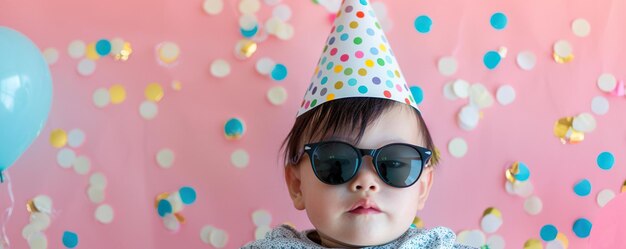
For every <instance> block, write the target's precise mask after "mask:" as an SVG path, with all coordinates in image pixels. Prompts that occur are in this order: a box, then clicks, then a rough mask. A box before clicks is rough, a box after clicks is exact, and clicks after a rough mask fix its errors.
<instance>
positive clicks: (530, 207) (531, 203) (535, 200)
mask: <svg viewBox="0 0 626 249" xmlns="http://www.w3.org/2000/svg"><path fill="white" fill-rule="evenodd" d="M524 210H525V211H526V213H528V214H530V215H537V214H539V213H541V210H543V202H542V201H541V199H540V198H539V197H537V196H531V197H529V198H527V199H526V201H524Z"/></svg>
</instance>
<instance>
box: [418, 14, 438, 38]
mask: <svg viewBox="0 0 626 249" xmlns="http://www.w3.org/2000/svg"><path fill="white" fill-rule="evenodd" d="M414 25H415V29H416V30H417V32H420V33H422V34H426V33H428V32H430V27H431V26H432V25H433V21H432V20H431V19H430V17H428V16H426V15H424V16H418V17H417V18H416V19H415V23H414Z"/></svg>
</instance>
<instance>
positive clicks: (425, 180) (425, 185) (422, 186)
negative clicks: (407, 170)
mask: <svg viewBox="0 0 626 249" xmlns="http://www.w3.org/2000/svg"><path fill="white" fill-rule="evenodd" d="M417 184H418V187H419V192H420V193H419V196H418V198H417V201H418V203H417V209H418V210H422V209H424V205H425V204H426V200H427V199H428V194H429V193H430V189H431V187H432V186H433V167H432V166H430V165H427V167H424V172H422V175H421V176H420V179H419V180H418V181H417Z"/></svg>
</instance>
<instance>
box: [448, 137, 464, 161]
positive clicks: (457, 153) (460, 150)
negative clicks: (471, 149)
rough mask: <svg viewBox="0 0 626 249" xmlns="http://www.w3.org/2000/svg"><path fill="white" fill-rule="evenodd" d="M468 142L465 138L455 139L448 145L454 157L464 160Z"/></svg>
mask: <svg viewBox="0 0 626 249" xmlns="http://www.w3.org/2000/svg"><path fill="white" fill-rule="evenodd" d="M467 149H468V148H467V142H465V140H464V139H463V138H458V137H457V138H454V139H452V140H450V143H448V151H449V152H450V154H451V155H452V156H453V157H456V158H462V157H464V156H465V154H466V153H467Z"/></svg>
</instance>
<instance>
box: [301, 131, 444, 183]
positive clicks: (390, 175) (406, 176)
mask: <svg viewBox="0 0 626 249" xmlns="http://www.w3.org/2000/svg"><path fill="white" fill-rule="evenodd" d="M304 152H305V153H307V154H308V155H309V159H310V160H311V165H312V166H313V172H315V176H317V178H318V179H319V180H320V181H322V182H324V183H326V184H330V185H339V184H343V183H346V182H349V181H350V180H351V179H352V178H353V177H354V176H355V175H356V174H357V172H358V171H359V168H360V167H361V163H362V162H363V156H371V157H372V162H373V163H374V167H375V168H376V172H377V173H378V176H380V178H381V179H382V180H383V181H384V182H385V183H386V184H388V185H391V186H393V187H396V188H406V187H409V186H411V185H413V184H415V182H417V180H418V179H419V177H420V175H421V174H422V171H423V169H424V166H425V165H426V163H428V160H429V159H430V157H431V156H432V151H430V150H429V149H426V148H423V147H419V146H416V145H412V144H405V143H392V144H388V145H385V146H383V147H381V148H378V149H360V148H356V147H354V146H352V145H351V144H349V143H346V142H342V141H324V142H319V143H313V144H305V145H304Z"/></svg>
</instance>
